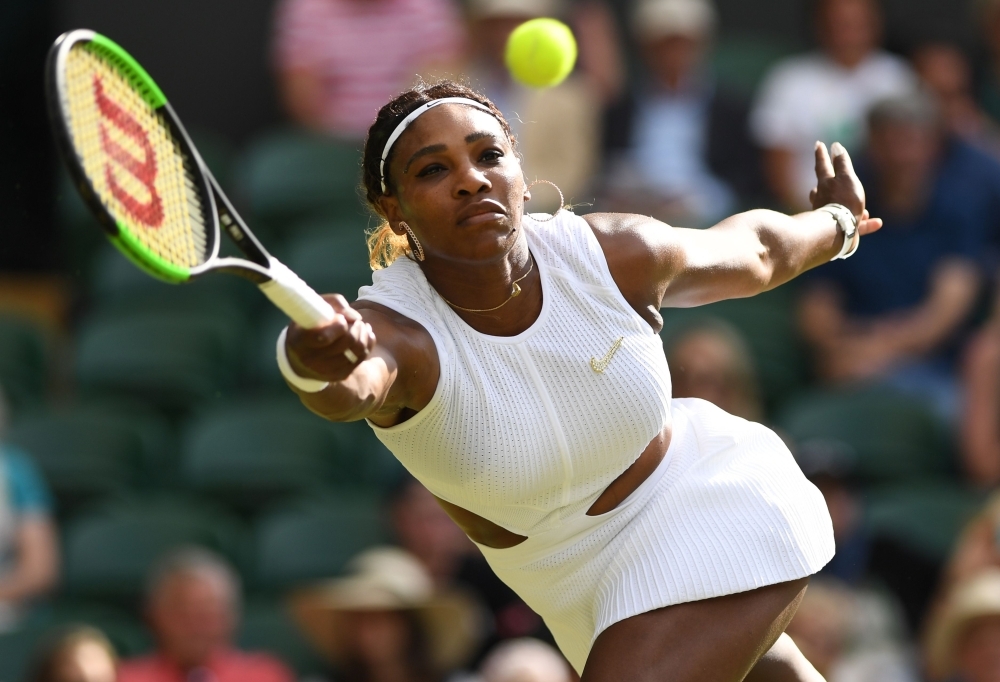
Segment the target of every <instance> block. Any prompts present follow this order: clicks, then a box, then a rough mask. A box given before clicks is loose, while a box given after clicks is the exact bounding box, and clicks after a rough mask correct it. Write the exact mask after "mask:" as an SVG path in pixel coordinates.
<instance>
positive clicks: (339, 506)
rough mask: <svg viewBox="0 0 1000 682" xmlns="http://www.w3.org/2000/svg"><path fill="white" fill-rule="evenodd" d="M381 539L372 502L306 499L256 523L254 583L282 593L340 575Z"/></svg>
mask: <svg viewBox="0 0 1000 682" xmlns="http://www.w3.org/2000/svg"><path fill="white" fill-rule="evenodd" d="M385 539H386V530H385V527H384V524H383V520H382V514H381V510H380V506H379V502H378V498H377V497H375V496H367V495H356V494H353V495H349V494H343V495H337V496H333V495H331V496H322V497H314V498H305V499H302V500H296V501H294V502H291V503H289V504H287V505H285V506H282V507H280V508H278V509H275V510H273V511H272V512H270V513H268V514H265V515H264V516H263V517H261V518H260V519H259V520H258V522H257V523H256V526H255V529H254V541H253V544H254V547H253V566H254V568H253V583H254V584H255V585H256V586H257V587H259V588H261V589H265V590H283V589H288V588H291V587H294V586H297V585H301V584H303V583H307V582H311V581H315V580H321V579H323V578H328V577H330V576H334V575H337V574H339V573H340V572H341V571H342V570H343V568H344V565H345V564H346V563H347V562H348V561H349V560H350V559H351V557H353V556H354V555H356V554H357V553H358V552H360V551H361V550H363V549H365V548H366V547H370V546H372V545H375V544H379V543H380V542H383V541H384V540H385Z"/></svg>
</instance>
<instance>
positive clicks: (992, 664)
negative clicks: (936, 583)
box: [924, 567, 1000, 682]
mask: <svg viewBox="0 0 1000 682" xmlns="http://www.w3.org/2000/svg"><path fill="white" fill-rule="evenodd" d="M924 654H925V657H926V662H927V669H928V672H929V673H930V676H931V679H934V680H960V681H961V682H996V681H997V680H1000V568H996V567H990V568H986V569H984V570H982V571H981V572H979V573H977V574H975V575H973V576H970V577H969V578H967V579H965V580H964V581H962V582H960V583H958V584H956V585H955V586H954V587H953V588H952V589H951V590H950V591H949V593H948V594H947V596H946V597H945V600H944V602H943V604H942V607H941V609H940V610H939V611H938V612H937V613H936V614H935V617H934V618H933V619H932V620H931V621H930V623H929V624H928V627H927V632H926V639H925V648H924Z"/></svg>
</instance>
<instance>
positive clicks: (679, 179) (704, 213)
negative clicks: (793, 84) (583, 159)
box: [606, 0, 762, 227]
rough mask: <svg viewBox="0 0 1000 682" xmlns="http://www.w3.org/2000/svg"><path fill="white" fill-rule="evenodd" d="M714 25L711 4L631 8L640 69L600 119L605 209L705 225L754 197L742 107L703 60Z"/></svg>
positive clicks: (650, 1) (755, 178)
mask: <svg viewBox="0 0 1000 682" xmlns="http://www.w3.org/2000/svg"><path fill="white" fill-rule="evenodd" d="M716 22H717V17H716V12H715V8H714V6H713V5H712V3H711V0H640V2H639V3H638V4H637V5H636V8H635V11H634V13H633V17H632V32H633V34H634V35H635V37H636V40H637V41H638V43H639V47H640V49H641V54H642V58H643V65H644V67H645V68H644V73H643V79H642V82H641V84H640V86H639V87H638V89H637V90H636V91H635V92H634V93H632V94H631V95H629V96H628V97H626V98H625V99H624V100H623V101H622V102H621V103H620V104H619V106H618V107H616V109H615V110H614V113H613V115H612V116H611V117H610V121H609V125H608V130H607V137H608V139H607V145H608V147H609V153H610V155H611V159H610V163H609V164H608V166H607V174H606V189H607V197H606V200H607V202H608V204H609V205H608V208H609V210H620V209H624V207H625V206H628V207H629V211H638V212H645V213H649V214H650V215H652V216H654V217H656V218H659V219H661V220H664V221H665V222H668V223H673V224H679V225H684V226H687V227H707V226H709V225H711V224H714V223H715V222H717V221H718V220H720V219H721V218H723V217H725V216H727V215H729V214H730V213H732V212H733V211H735V210H738V208H739V207H740V206H742V205H744V204H747V203H752V202H753V199H754V197H756V196H759V195H760V194H761V189H762V188H761V186H760V184H759V180H760V177H761V173H760V165H759V164H760V158H759V154H758V151H757V149H756V148H755V147H754V145H753V143H752V142H751V141H750V137H749V131H748V124H747V117H748V112H749V106H748V103H747V102H746V101H745V100H744V99H743V98H742V97H740V96H739V95H737V94H735V93H733V92H731V91H729V90H727V89H726V88H725V87H724V86H723V85H721V84H720V83H718V82H716V81H715V79H714V78H713V77H712V75H711V72H710V69H709V67H708V66H707V63H706V62H707V56H708V53H709V51H710V49H711V44H712V38H713V35H714V32H715V26H716Z"/></svg>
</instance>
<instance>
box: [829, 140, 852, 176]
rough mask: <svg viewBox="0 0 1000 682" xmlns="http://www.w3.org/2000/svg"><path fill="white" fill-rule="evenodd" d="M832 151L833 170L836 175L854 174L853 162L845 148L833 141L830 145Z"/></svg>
mask: <svg viewBox="0 0 1000 682" xmlns="http://www.w3.org/2000/svg"><path fill="white" fill-rule="evenodd" d="M830 151H831V152H833V170H834V172H835V173H836V174H837V175H854V164H853V163H852V162H851V155H850V154H848V153H847V149H845V148H844V145H842V144H840V143H839V142H834V143H833V145H832V146H831V147H830Z"/></svg>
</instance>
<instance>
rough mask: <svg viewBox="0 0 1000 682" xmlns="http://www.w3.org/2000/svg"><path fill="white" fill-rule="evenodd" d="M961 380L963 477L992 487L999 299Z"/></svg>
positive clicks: (997, 440)
mask: <svg viewBox="0 0 1000 682" xmlns="http://www.w3.org/2000/svg"><path fill="white" fill-rule="evenodd" d="M962 380H963V382H962V383H963V387H964V395H963V400H962V404H963V408H964V409H963V410H962V423H961V453H962V463H963V465H964V468H965V473H966V475H967V476H968V477H969V479H970V480H971V481H972V482H973V483H974V484H975V485H978V486H982V487H984V488H985V487H995V486H996V485H997V484H1000V296H998V298H997V307H996V310H995V311H994V313H993V315H992V317H991V319H990V320H989V321H988V322H987V323H986V324H985V325H984V326H983V328H982V329H980V330H979V331H978V332H976V334H975V336H974V337H973V338H972V340H971V341H970V342H969V345H968V347H967V348H966V351H965V357H964V358H963V367H962ZM998 565H1000V564H998Z"/></svg>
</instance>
